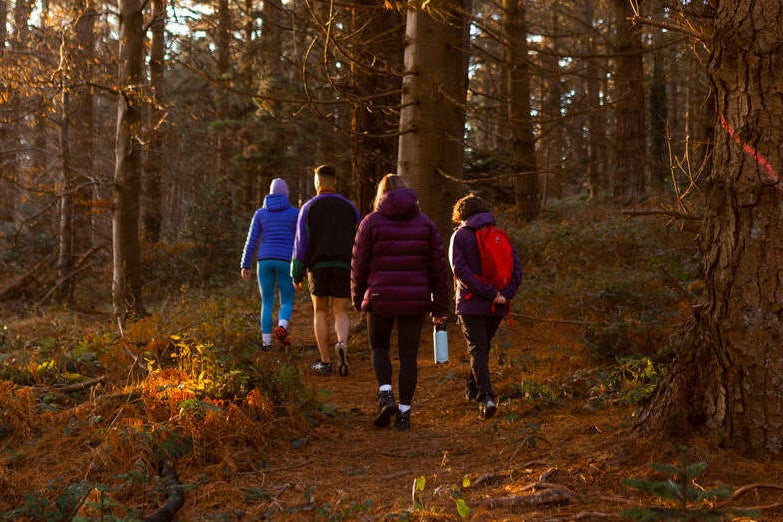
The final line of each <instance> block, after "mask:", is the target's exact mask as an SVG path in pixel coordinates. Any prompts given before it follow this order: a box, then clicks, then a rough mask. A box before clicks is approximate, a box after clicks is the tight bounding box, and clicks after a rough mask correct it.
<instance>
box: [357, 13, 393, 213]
mask: <svg viewBox="0 0 783 522" xmlns="http://www.w3.org/2000/svg"><path fill="white" fill-rule="evenodd" d="M352 25H353V29H354V32H353V33H352V34H353V37H355V38H356V43H357V45H355V47H354V49H355V56H354V59H355V60H358V61H353V62H351V81H352V82H353V93H354V94H355V97H356V98H355V102H354V106H353V112H352V124H351V127H352V129H351V130H352V140H351V145H352V147H351V148H352V151H353V154H352V160H353V166H352V170H353V188H354V193H353V201H354V203H356V206H357V207H358V208H359V210H360V212H361V213H362V214H365V213H367V212H369V211H370V210H371V208H370V207H371V205H372V201H373V198H374V196H375V186H376V184H377V182H378V181H379V180H380V179H381V178H382V177H383V176H384V174H387V173H389V172H395V163H396V158H397V139H398V138H397V135H396V133H395V131H396V128H395V123H397V121H399V120H397V121H395V120H394V119H393V118H390V107H394V106H395V105H396V104H397V103H398V102H399V94H397V93H395V94H389V93H390V91H392V92H394V89H391V88H390V86H393V85H394V81H393V80H396V79H397V78H398V76H397V74H398V72H399V71H400V69H401V66H402V28H403V24H402V18H401V16H400V14H399V13H398V12H397V11H392V10H388V9H385V8H384V6H383V2H381V1H378V0H361V2H359V4H358V5H357V6H356V7H354V9H353V20H352ZM368 42H372V45H367V43H368ZM393 115H394V116H397V114H396V113H394V114H393Z"/></svg>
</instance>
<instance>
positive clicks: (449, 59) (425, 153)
mask: <svg viewBox="0 0 783 522" xmlns="http://www.w3.org/2000/svg"><path fill="white" fill-rule="evenodd" d="M411 4H412V3H411ZM467 13H470V9H469V4H468V3H467V2H466V1H465V0H462V1H461V2H445V1H430V2H423V3H422V4H421V5H420V6H412V7H409V10H408V12H407V18H406V26H405V52H404V64H405V73H404V77H403V81H402V108H401V110H400V143H399V151H398V161H397V169H398V170H397V173H398V174H400V175H401V176H403V177H404V178H405V179H406V180H407V182H408V184H409V185H410V186H411V187H412V188H413V189H414V190H416V192H417V193H418V196H419V203H420V205H421V208H422V210H423V211H424V212H425V213H427V214H428V215H429V216H430V217H431V218H432V219H433V220H434V221H435V222H436V223H437V224H438V226H439V227H440V229H441V231H442V232H445V231H446V230H448V223H449V215H450V213H451V212H450V211H451V205H450V203H451V202H452V201H453V200H454V196H455V194H454V193H455V190H456V189H454V188H453V186H452V183H450V182H449V181H448V178H453V179H460V178H462V169H463V165H462V164H463V157H464V132H465V99H466V92H467V91H466V90H467V65H468V61H467V54H466V52H465V49H466V41H467ZM444 202H449V204H444Z"/></svg>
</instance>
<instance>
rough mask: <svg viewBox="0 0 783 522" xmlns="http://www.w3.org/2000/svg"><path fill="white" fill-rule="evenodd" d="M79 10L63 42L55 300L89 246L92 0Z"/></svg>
mask: <svg viewBox="0 0 783 522" xmlns="http://www.w3.org/2000/svg"><path fill="white" fill-rule="evenodd" d="M74 10H75V12H76V13H78V15H77V19H76V23H75V25H74V29H73V32H72V33H71V31H68V32H67V33H66V36H65V37H64V40H65V42H66V44H65V45H63V47H62V56H61V57H60V58H61V63H62V64H63V66H64V67H63V78H62V79H63V83H62V127H61V131H60V145H61V164H62V171H63V194H62V197H61V202H60V208H61V214H60V257H59V259H58V263H57V270H58V278H59V279H61V280H63V281H65V283H64V284H63V285H62V286H61V287H60V289H59V291H58V292H57V300H58V301H60V302H62V303H70V302H71V301H72V300H73V291H74V285H75V281H74V280H73V278H71V277H69V276H70V274H71V272H72V271H73V270H74V263H75V260H76V259H77V258H78V257H79V256H81V255H82V254H83V253H84V252H86V251H88V250H89V249H90V247H91V246H92V238H93V224H92V215H93V214H92V207H93V200H94V199H95V184H94V182H93V179H94V172H93V163H92V158H93V145H92V144H93V139H92V137H93V136H92V135H93V119H94V116H93V113H94V111H93V95H92V87H91V86H90V81H91V76H92V74H91V70H92V64H93V59H94V56H95V33H94V26H95V17H96V16H97V13H96V11H95V9H94V7H93V4H92V1H90V0H87V1H85V0H78V1H77V2H75V3H74Z"/></svg>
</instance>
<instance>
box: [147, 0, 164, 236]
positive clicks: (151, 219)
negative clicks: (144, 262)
mask: <svg viewBox="0 0 783 522" xmlns="http://www.w3.org/2000/svg"><path fill="white" fill-rule="evenodd" d="M150 30H151V31H152V38H151V41H150V83H151V85H152V92H153V94H154V97H153V100H152V101H153V103H152V104H151V107H150V110H149V119H150V122H149V125H148V128H149V130H150V136H149V145H148V148H147V158H146V162H145V168H144V176H145V178H144V217H143V220H142V221H143V223H144V237H145V239H146V240H147V241H149V242H150V243H157V242H158V241H160V231H161V227H162V225H163V200H162V183H163V179H162V173H163V172H164V168H163V164H164V162H165V161H166V156H165V154H164V153H163V150H164V143H165V136H166V132H165V129H166V126H165V124H164V122H163V118H164V117H165V116H164V115H165V109H164V104H165V103H166V90H165V88H166V85H165V83H164V76H163V73H164V70H165V64H166V40H165V39H166V0H153V1H152V23H151V24H150Z"/></svg>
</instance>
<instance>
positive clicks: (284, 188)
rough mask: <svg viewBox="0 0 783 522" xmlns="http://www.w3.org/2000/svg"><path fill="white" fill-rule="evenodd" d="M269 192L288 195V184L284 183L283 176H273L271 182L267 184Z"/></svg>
mask: <svg viewBox="0 0 783 522" xmlns="http://www.w3.org/2000/svg"><path fill="white" fill-rule="evenodd" d="M269 193H270V194H282V195H284V196H285V197H288V185H286V183H285V180H284V179H283V178H275V179H273V180H272V183H271V184H270V185H269Z"/></svg>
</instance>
